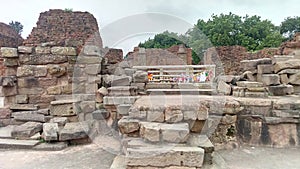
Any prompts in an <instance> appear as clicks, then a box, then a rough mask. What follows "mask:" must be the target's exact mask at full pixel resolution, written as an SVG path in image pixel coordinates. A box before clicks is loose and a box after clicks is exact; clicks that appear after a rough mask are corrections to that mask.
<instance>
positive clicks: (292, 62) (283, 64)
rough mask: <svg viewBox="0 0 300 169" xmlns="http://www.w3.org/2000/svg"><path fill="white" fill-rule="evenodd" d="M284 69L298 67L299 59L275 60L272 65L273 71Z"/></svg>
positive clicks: (299, 64) (299, 65) (299, 66)
mask: <svg viewBox="0 0 300 169" xmlns="http://www.w3.org/2000/svg"><path fill="white" fill-rule="evenodd" d="M284 69H300V59H291V60H288V61H283V62H277V63H276V64H275V65H274V71H275V73H278V72H280V71H281V70H284Z"/></svg>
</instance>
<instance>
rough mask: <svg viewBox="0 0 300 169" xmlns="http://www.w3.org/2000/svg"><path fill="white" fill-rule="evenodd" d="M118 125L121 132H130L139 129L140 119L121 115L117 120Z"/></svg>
mask: <svg viewBox="0 0 300 169" xmlns="http://www.w3.org/2000/svg"><path fill="white" fill-rule="evenodd" d="M118 127H119V129H120V132H121V133H123V134H130V133H133V132H137V131H139V130H140V121H139V120H136V119H130V118H128V117H123V118H122V119H121V120H119V122H118Z"/></svg>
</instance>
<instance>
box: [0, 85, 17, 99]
mask: <svg viewBox="0 0 300 169" xmlns="http://www.w3.org/2000/svg"><path fill="white" fill-rule="evenodd" d="M14 95H17V87H16V86H13V87H2V86H0V96H5V97H7V96H14Z"/></svg>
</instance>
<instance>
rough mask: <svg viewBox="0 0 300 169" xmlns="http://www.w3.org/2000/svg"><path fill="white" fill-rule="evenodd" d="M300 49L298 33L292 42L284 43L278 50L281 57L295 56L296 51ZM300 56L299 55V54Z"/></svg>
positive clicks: (299, 34) (299, 35)
mask: <svg viewBox="0 0 300 169" xmlns="http://www.w3.org/2000/svg"><path fill="white" fill-rule="evenodd" d="M299 49H300V33H296V34H295V36H294V38H293V39H292V40H290V41H287V42H284V43H283V44H282V45H281V46H280V47H279V50H278V54H279V55H295V53H293V52H294V51H295V50H299ZM297 55H298V53H297Z"/></svg>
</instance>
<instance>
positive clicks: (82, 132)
mask: <svg viewBox="0 0 300 169" xmlns="http://www.w3.org/2000/svg"><path fill="white" fill-rule="evenodd" d="M90 131H91V126H90V124H89V123H88V122H76V123H67V124H66V125H65V126H64V128H63V129H62V130H61V131H60V133H59V140H60V141H67V140H78V139H85V138H88V136H89V135H88V134H90Z"/></svg>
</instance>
